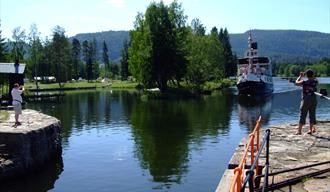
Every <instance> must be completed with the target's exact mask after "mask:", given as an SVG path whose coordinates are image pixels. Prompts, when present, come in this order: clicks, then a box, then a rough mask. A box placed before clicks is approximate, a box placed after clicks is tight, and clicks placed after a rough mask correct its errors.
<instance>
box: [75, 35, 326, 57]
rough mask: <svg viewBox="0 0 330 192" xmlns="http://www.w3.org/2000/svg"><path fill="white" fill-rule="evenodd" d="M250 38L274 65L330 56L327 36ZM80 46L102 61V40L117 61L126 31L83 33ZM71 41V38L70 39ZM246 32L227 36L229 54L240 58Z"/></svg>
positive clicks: (245, 39)
mask: <svg viewBox="0 0 330 192" xmlns="http://www.w3.org/2000/svg"><path fill="white" fill-rule="evenodd" d="M251 32H252V36H253V39H254V40H255V41H257V42H258V48H259V55H262V56H269V57H271V59H272V60H273V61H276V62H283V61H287V62H307V61H315V60H318V59H320V58H321V57H329V55H330V34H329V33H320V32H313V31H299V30H252V31H251ZM74 37H75V38H77V39H78V40H79V41H80V42H81V44H82V42H83V41H84V40H88V41H92V40H93V39H94V38H95V39H96V42H97V50H98V59H99V61H101V60H102V59H101V58H102V43H103V41H104V40H105V41H106V43H107V45H108V48H109V51H110V59H111V60H119V59H120V57H121V56H120V52H121V48H122V46H123V41H124V40H125V39H128V38H129V32H128V31H104V32H97V33H83V34H77V35H76V36H74ZM72 38H73V37H72ZM247 38H248V32H245V33H240V34H230V42H231V45H232V49H233V51H234V52H235V53H236V54H237V55H238V56H239V57H241V56H243V53H244V51H245V50H246V48H247Z"/></svg>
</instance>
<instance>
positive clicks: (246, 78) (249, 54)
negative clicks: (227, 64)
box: [237, 33, 274, 95]
mask: <svg viewBox="0 0 330 192" xmlns="http://www.w3.org/2000/svg"><path fill="white" fill-rule="evenodd" d="M237 70H238V71H237V75H238V78H237V79H238V80H237V88H238V92H239V94H244V95H267V94H271V93H272V92H273V91H274V86H273V78H272V66H271V61H270V59H269V58H268V57H259V56H258V45H257V42H253V40H252V35H251V33H249V38H248V50H247V51H246V52H245V57H243V58H240V59H238V64H237Z"/></svg>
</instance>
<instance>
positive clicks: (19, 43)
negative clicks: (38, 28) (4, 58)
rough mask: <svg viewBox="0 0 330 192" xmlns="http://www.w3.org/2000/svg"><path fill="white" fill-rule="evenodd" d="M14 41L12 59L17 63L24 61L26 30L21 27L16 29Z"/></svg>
mask: <svg viewBox="0 0 330 192" xmlns="http://www.w3.org/2000/svg"><path fill="white" fill-rule="evenodd" d="M12 38H13V41H11V47H12V50H11V55H12V59H13V60H14V61H15V62H16V61H22V60H23V59H24V55H25V49H24V46H25V39H26V35H25V30H24V29H21V27H16V28H14V30H13V36H12Z"/></svg>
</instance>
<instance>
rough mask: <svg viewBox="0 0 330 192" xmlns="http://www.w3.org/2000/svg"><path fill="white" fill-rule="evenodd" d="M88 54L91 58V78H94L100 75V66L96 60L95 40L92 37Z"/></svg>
mask: <svg viewBox="0 0 330 192" xmlns="http://www.w3.org/2000/svg"><path fill="white" fill-rule="evenodd" d="M90 51H91V52H90V54H91V58H92V79H96V78H98V77H99V75H100V68H99V67H100V66H99V63H98V61H97V42H96V39H95V38H94V39H93V41H92V42H91V43H90Z"/></svg>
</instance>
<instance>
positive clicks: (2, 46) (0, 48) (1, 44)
mask: <svg viewBox="0 0 330 192" xmlns="http://www.w3.org/2000/svg"><path fill="white" fill-rule="evenodd" d="M5 40H6V39H5V38H2V30H1V20H0V62H5V61H7V57H6V55H7V54H6V49H7V48H6V43H5Z"/></svg>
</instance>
